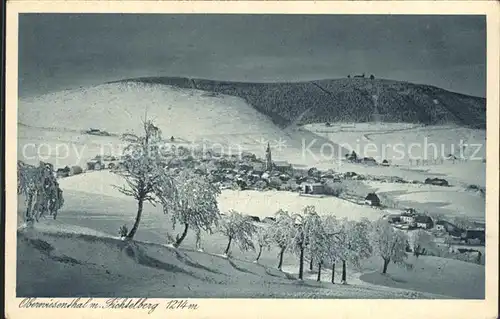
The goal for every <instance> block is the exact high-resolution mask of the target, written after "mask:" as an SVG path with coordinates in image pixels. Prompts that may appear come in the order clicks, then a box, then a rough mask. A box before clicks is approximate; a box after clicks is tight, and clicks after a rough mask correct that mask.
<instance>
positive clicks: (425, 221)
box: [415, 215, 434, 229]
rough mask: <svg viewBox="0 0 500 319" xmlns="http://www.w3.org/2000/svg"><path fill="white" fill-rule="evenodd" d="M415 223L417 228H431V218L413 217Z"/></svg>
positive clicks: (423, 216)
mask: <svg viewBox="0 0 500 319" xmlns="http://www.w3.org/2000/svg"><path fill="white" fill-rule="evenodd" d="M415 223H416V224H417V227H418V228H423V229H430V228H432V226H433V224H434V223H433V222H432V218H430V217H429V216H425V215H419V216H416V217H415Z"/></svg>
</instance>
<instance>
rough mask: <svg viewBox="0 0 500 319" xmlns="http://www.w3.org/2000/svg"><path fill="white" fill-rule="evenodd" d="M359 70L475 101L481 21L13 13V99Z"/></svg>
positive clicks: (482, 67)
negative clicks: (153, 79)
mask: <svg viewBox="0 0 500 319" xmlns="http://www.w3.org/2000/svg"><path fill="white" fill-rule="evenodd" d="M361 73H366V74H367V75H369V74H374V75H375V77H377V78H386V79H394V80H402V81H409V82H414V83H421V84H429V85H435V86H438V87H441V88H444V89H447V90H450V91H454V92H460V93H464V94H470V95H475V96H481V97H485V95H486V20H485V17H484V16H436V15H433V16H418V15H413V16H412V15H406V16H401V15H399V16H398V15H282V14H279V15H205V14H192V15H177V14H176V15H163V14H162V15H160V14H155V15H145V14H142V15H141V14H129V15H123V14H84V15H74V14H22V15H20V17H19V95H20V96H21V97H24V96H36V95H40V94H45V93H49V92H54V91H59V90H64V89H71V88H77V87H80V86H89V85H97V84H101V83H104V82H108V81H115V80H121V79H125V78H134V77H147V76H186V77H195V78H205V79H215V80H227V81H248V82H274V81H307V80H318V79H331V78H343V77H346V76H347V75H348V74H361Z"/></svg>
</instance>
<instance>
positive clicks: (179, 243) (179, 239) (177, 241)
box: [174, 223, 189, 248]
mask: <svg viewBox="0 0 500 319" xmlns="http://www.w3.org/2000/svg"><path fill="white" fill-rule="evenodd" d="M188 227H189V224H188V223H185V224H184V232H183V233H182V235H181V237H179V236H177V240H176V241H175V244H174V247H176V248H177V247H179V246H180V245H181V243H182V241H183V240H184V238H186V235H187V233H188Z"/></svg>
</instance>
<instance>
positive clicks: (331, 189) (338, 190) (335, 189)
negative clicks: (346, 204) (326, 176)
mask: <svg viewBox="0 0 500 319" xmlns="http://www.w3.org/2000/svg"><path fill="white" fill-rule="evenodd" d="M346 190H347V189H346V187H345V185H344V184H343V183H334V182H328V183H326V184H325V185H324V192H325V194H326V195H331V196H335V197H339V196H340V195H342V194H343V193H345V192H346Z"/></svg>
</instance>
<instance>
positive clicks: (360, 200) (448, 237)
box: [55, 138, 485, 251]
mask: <svg viewBox="0 0 500 319" xmlns="http://www.w3.org/2000/svg"><path fill="white" fill-rule="evenodd" d="M172 141H173V138H171V139H170V141H168V144H169V145H170V146H169V147H168V148H166V151H164V154H163V155H164V156H165V167H167V168H168V169H169V170H170V171H171V173H173V174H174V175H175V174H177V173H178V172H180V171H181V168H190V169H192V170H193V171H194V172H196V173H198V174H202V175H206V176H208V178H209V180H210V181H211V182H212V183H214V184H216V185H217V186H219V187H220V189H221V190H224V189H229V190H239V191H245V190H257V191H272V190H275V191H287V192H295V193H297V195H298V196H306V197H315V198H323V197H328V196H335V197H338V198H340V199H343V200H346V201H350V202H352V203H355V204H358V205H366V206H370V207H372V208H374V209H379V210H381V213H382V214H383V213H385V214H383V219H385V220H387V221H388V222H389V223H390V224H391V225H392V226H393V228H395V229H397V230H400V231H406V232H411V231H415V230H419V229H421V230H425V231H429V232H432V233H433V235H434V237H435V238H436V241H437V242H439V243H442V244H447V245H448V246H449V247H450V249H453V245H472V246H484V243H485V229H484V224H481V223H474V225H473V226H474V227H472V226H470V227H468V228H465V227H459V226H457V225H454V224H453V223H452V222H450V221H447V220H444V218H433V217H431V216H428V215H427V212H418V211H417V210H416V209H414V208H411V207H408V208H407V207H404V208H394V207H389V206H388V205H387V204H386V203H384V201H383V200H381V198H380V197H379V195H378V194H376V193H375V192H367V193H366V194H362V193H361V192H353V191H352V190H349V189H348V188H349V187H346V183H347V182H351V184H350V185H353V183H356V182H358V183H361V182H363V181H376V182H383V183H411V184H431V185H435V186H442V187H447V186H449V184H448V182H447V181H446V180H444V179H440V178H432V179H431V178H427V179H426V180H425V181H416V180H411V181H407V180H404V179H402V178H400V177H396V176H370V175H362V174H357V173H355V172H345V173H340V172H335V171H333V170H327V171H321V170H319V169H317V168H314V167H313V168H309V169H302V168H296V167H294V166H293V165H292V164H291V163H288V162H286V161H275V160H273V159H272V154H271V148H270V146H269V145H267V148H266V150H265V158H259V157H257V156H256V155H255V154H252V153H249V152H242V153H241V154H217V153H215V152H213V151H207V152H203V151H201V150H199V149H189V148H187V147H184V146H176V145H174V144H173V143H172ZM122 158H123V156H112V155H97V156H95V157H94V158H92V159H90V160H88V161H87V163H86V164H87V165H86V167H85V168H81V167H80V166H72V167H68V166H66V167H64V168H59V169H57V170H56V173H55V174H56V176H57V177H58V178H64V177H68V176H71V175H78V174H82V173H88V172H92V171H99V170H103V169H107V170H110V171H116V170H119V169H120V165H121V163H122ZM345 158H346V160H347V161H349V162H351V163H358V164H360V165H382V166H387V165H389V164H388V162H387V161H384V162H383V163H380V164H379V163H377V162H376V161H375V160H374V159H373V158H358V157H357V154H356V153H355V152H354V151H353V152H352V153H351V154H348V155H346V156H345ZM250 217H251V218H252V220H253V221H254V222H264V223H266V222H272V221H274V217H273V216H268V217H265V218H259V217H257V216H250ZM462 250H463V249H462ZM466 251H470V250H466ZM472 251H475V250H472Z"/></svg>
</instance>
